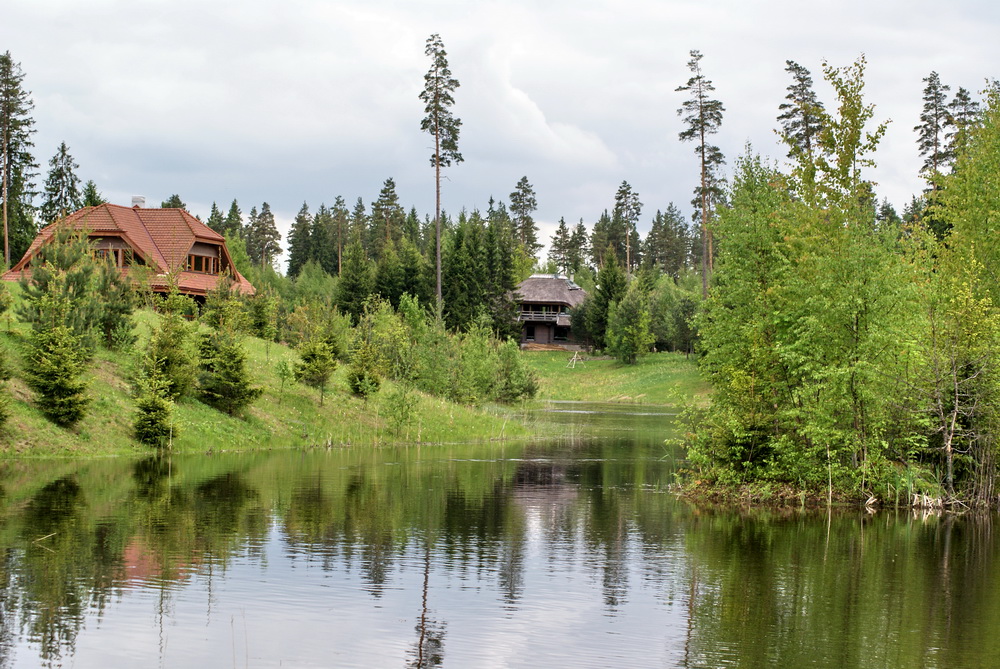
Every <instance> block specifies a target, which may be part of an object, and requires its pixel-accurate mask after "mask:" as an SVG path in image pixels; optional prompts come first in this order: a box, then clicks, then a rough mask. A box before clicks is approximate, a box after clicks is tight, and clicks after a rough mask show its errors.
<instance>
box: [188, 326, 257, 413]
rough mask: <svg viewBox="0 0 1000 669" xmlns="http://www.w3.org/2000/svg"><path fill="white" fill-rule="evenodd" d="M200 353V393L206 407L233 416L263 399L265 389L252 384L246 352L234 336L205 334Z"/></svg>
mask: <svg viewBox="0 0 1000 669" xmlns="http://www.w3.org/2000/svg"><path fill="white" fill-rule="evenodd" d="M199 350H200V355H201V365H200V367H201V369H200V371H199V374H198V394H199V396H200V398H201V400H202V401H203V402H204V403H205V404H207V405H209V406H211V407H214V408H216V409H218V410H219V411H222V412H224V413H227V414H229V415H230V416H234V415H236V414H238V413H241V412H242V411H243V409H245V408H246V407H248V406H250V405H251V404H253V402H254V401H255V400H256V399H257V398H258V397H260V395H261V393H262V392H263V389H261V388H260V387H259V386H254V385H253V384H252V383H251V381H250V373H249V372H248V371H247V365H246V358H247V354H246V351H245V350H244V348H243V346H242V344H240V342H239V340H238V339H237V338H236V337H235V336H234V335H231V334H229V333H227V332H212V333H208V334H203V335H202V336H201V343H200V346H199Z"/></svg>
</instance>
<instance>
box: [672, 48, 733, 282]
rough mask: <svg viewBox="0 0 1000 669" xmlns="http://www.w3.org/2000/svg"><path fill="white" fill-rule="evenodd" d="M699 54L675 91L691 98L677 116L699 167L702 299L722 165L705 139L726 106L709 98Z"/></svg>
mask: <svg viewBox="0 0 1000 669" xmlns="http://www.w3.org/2000/svg"><path fill="white" fill-rule="evenodd" d="M701 58H702V55H701V52H700V51H697V50H693V51H691V60H689V61H688V69H689V70H691V74H692V76H691V78H690V79H688V81H687V83H686V84H685V85H683V86H678V87H677V89H676V90H677V92H679V93H680V92H686V93H690V95H691V98H690V99H689V100H687V101H685V102H684V103H682V104H681V106H680V108H679V109H678V110H677V114H678V115H679V116H681V117H682V118H683V120H684V123H685V124H686V125H687V128H686V129H685V130H683V131H681V133H680V135H679V137H680V140H681V141H682V142H690V141H695V142H696V145H695V153H696V154H697V155H698V159H699V162H700V167H701V178H700V184H699V186H698V188H696V189H695V195H696V201H697V202H698V206H697V207H696V208H697V209H698V211H699V213H700V214H701V238H702V242H701V243H702V254H701V257H702V269H701V290H702V296H707V295H708V277H709V274H711V271H712V234H711V230H710V228H709V224H710V222H711V220H712V204H713V197H717V196H718V195H719V194H720V190H721V189H720V185H719V177H718V174H717V171H718V169H719V167H720V166H721V165H722V164H724V163H725V160H724V159H723V157H722V152H721V151H720V150H719V147H717V146H713V145H712V144H709V143H708V136H709V135H714V134H715V133H717V132H718V131H719V127H720V126H721V125H722V112H723V111H725V107H723V106H722V103H721V102H719V101H718V100H713V99H712V98H711V93H712V91H714V90H715V86H714V85H712V82H711V81H710V80H709V79H707V78H706V77H705V75H704V74H702V71H701Z"/></svg>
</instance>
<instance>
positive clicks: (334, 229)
mask: <svg viewBox="0 0 1000 669" xmlns="http://www.w3.org/2000/svg"><path fill="white" fill-rule="evenodd" d="M330 216H331V217H332V222H331V223H332V225H331V227H330V233H329V236H328V239H329V244H330V246H331V247H332V249H333V250H335V251H336V255H335V262H336V264H335V265H331V266H330V267H324V269H325V270H326V271H327V272H329V273H330V274H332V275H334V276H340V272H341V270H342V269H343V266H344V249H345V248H346V247H347V244H348V243H349V241H350V236H349V231H350V221H351V213H350V211H348V209H347V202H345V201H344V198H343V197H341V196H340V195H338V196H337V199H336V200H334V201H333V209H332V210H331V211H330Z"/></svg>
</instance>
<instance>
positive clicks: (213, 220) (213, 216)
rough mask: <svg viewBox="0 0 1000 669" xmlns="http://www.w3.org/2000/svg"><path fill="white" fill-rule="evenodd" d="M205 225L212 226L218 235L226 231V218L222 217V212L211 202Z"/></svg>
mask: <svg viewBox="0 0 1000 669" xmlns="http://www.w3.org/2000/svg"><path fill="white" fill-rule="evenodd" d="M205 225H207V226H208V227H210V228H212V229H213V230H215V231H216V232H218V233H219V234H220V235H224V234H225V233H226V219H224V218H223V217H222V212H221V211H219V207H218V206H217V205H216V204H215V202H214V201H213V202H212V210H211V211H210V212H209V214H208V220H207V221H205Z"/></svg>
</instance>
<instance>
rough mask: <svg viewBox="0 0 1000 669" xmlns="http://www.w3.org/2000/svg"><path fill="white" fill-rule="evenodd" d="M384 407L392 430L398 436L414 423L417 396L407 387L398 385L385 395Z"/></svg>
mask: <svg viewBox="0 0 1000 669" xmlns="http://www.w3.org/2000/svg"><path fill="white" fill-rule="evenodd" d="M383 406H384V407H385V415H386V418H387V419H388V420H389V427H390V429H391V430H392V432H393V434H396V435H398V434H399V433H400V432H402V430H403V428H404V427H406V426H407V425H409V424H410V423H412V422H413V417H414V416H415V415H416V413H417V396H416V395H415V394H414V393H413V392H412V391H411V390H410V389H409V388H407V387H406V386H405V385H397V386H395V387H394V388H393V389H392V390H391V391H389V392H388V393H386V394H385V396H384V399H383Z"/></svg>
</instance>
